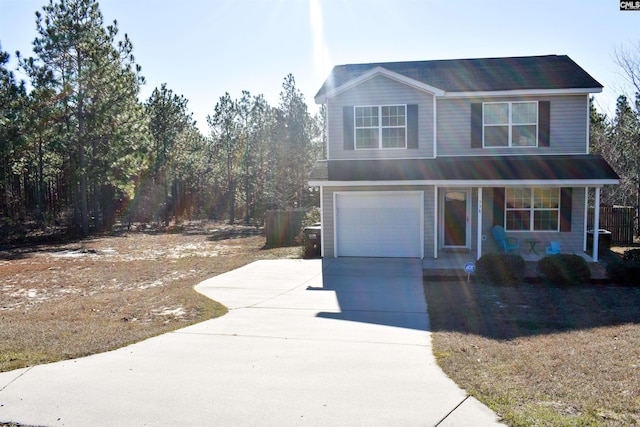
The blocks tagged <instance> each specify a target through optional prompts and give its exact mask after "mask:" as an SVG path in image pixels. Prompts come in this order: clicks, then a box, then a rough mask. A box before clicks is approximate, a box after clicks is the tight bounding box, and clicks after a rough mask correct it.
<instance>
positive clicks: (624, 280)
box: [607, 249, 640, 286]
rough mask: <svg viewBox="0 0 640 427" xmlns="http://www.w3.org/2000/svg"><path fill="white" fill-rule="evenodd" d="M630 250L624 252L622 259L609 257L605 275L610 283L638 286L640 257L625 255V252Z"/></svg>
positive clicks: (639, 281) (639, 280)
mask: <svg viewBox="0 0 640 427" xmlns="http://www.w3.org/2000/svg"><path fill="white" fill-rule="evenodd" d="M632 251H636V249H633V250H632ZM632 251H626V252H625V257H624V261H620V259H611V260H610V261H609V262H608V263H607V277H609V280H610V281H611V282H612V283H614V284H616V285H621V286H640V259H636V258H634V257H633V256H630V257H627V256H626V255H627V252H632Z"/></svg>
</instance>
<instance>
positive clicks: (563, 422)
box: [425, 282, 640, 426]
mask: <svg viewBox="0 0 640 427" xmlns="http://www.w3.org/2000/svg"><path fill="white" fill-rule="evenodd" d="M425 294H426V296H427V302H428V306H429V316H430V320H431V327H432V330H433V332H434V333H433V348H434V354H435V355H436V358H437V360H438V363H439V364H440V366H441V367H442V368H443V370H444V371H445V372H446V373H447V374H448V375H449V376H450V377H451V378H452V379H453V380H454V381H456V383H457V384H458V385H460V386H461V387H462V388H464V389H466V390H467V392H468V393H469V394H471V395H473V396H475V397H476V398H478V399H479V400H481V401H482V402H484V403H486V404H487V405H488V406H490V407H491V408H492V409H493V410H495V411H496V412H497V413H498V414H500V415H501V416H502V417H503V420H504V421H505V422H506V423H508V424H509V425H513V426H590V425H594V426H596V425H597V426H599V425H604V426H622V425H625V426H626V425H635V424H638V423H640V288H621V287H615V286H603V285H600V286H597V285H593V286H584V287H580V288H553V287H548V286H545V285H541V284H521V285H518V286H513V287H500V286H491V285H484V284H477V283H471V284H467V283H458V282H446V283H425Z"/></svg>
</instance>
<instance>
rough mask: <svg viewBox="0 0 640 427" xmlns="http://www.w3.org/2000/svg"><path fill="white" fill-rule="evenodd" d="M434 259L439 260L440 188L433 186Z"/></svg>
mask: <svg viewBox="0 0 640 427" xmlns="http://www.w3.org/2000/svg"><path fill="white" fill-rule="evenodd" d="M433 257H434V258H435V259H438V186H437V185H434V186H433Z"/></svg>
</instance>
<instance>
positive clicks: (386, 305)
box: [0, 259, 498, 426]
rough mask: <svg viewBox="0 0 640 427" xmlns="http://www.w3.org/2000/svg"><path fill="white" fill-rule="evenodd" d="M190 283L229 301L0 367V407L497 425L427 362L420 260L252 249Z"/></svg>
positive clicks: (6, 412) (19, 414) (109, 419)
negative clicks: (256, 256) (149, 332)
mask: <svg viewBox="0 0 640 427" xmlns="http://www.w3.org/2000/svg"><path fill="white" fill-rule="evenodd" d="M196 289H197V290H198V291H200V292H202V293H203V294H205V295H207V296H208V297H210V298H212V299H214V300H217V301H220V302H222V303H223V304H225V305H226V306H227V307H229V309H230V312H229V313H228V314H227V315H225V316H223V317H221V318H218V319H213V320H210V321H206V322H203V323H200V324H197V325H194V326H191V327H187V328H184V329H181V330H179V331H176V332H173V333H168V334H165V335H162V336H159V337H156V338H152V339H148V340H146V341H143V342H140V343H137V344H134V345H131V346H128V347H125V348H122V349H119V350H115V351H111V352H108V353H102V354H98V355H94V356H90V357H86V358H82V359H76V360H69V361H64V362H59V363H52V364H48V365H40V366H35V367H32V368H27V369H21V370H16V371H11V372H7V373H2V374H0V421H14V422H18V423H21V424H30V425H46V426H57V425H64V426H85V425H92V426H100V425H105V426H106V425H120V426H127V425H131V426H140V425H154V426H158V425H279V426H282V425H349V426H356V425H363V426H364V425H366V426H372V425H421V426H425V425H442V426H457V425H459V426H467V425H498V423H497V421H496V415H495V414H494V413H492V412H491V411H490V410H489V409H488V408H486V407H485V406H484V405H482V404H480V403H479V402H478V401H476V400H475V399H473V398H467V396H466V394H465V393H464V391H462V390H461V389H460V388H458V387H457V386H456V385H455V384H454V383H453V382H452V381H451V380H450V379H448V378H447V377H446V376H445V375H444V373H443V372H442V371H441V370H440V369H439V367H438V366H437V365H436V363H435V359H434V357H433V355H432V352H431V341H430V335H429V332H428V330H429V324H428V316H427V314H426V312H427V307H426V303H425V298H424V293H423V289H422V265H421V262H420V261H419V260H392V259H336V260H275V261H258V262H255V263H253V264H250V265H248V266H245V267H243V268H240V269H238V270H234V271H231V272H229V273H226V274H223V275H220V276H217V277H214V278H212V279H209V280H206V281H204V282H202V283H201V284H199V285H198V286H197V287H196Z"/></svg>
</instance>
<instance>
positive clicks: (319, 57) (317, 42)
mask: <svg viewBox="0 0 640 427" xmlns="http://www.w3.org/2000/svg"><path fill="white" fill-rule="evenodd" d="M309 19H310V21H311V34H312V37H313V60H314V68H315V70H316V73H317V74H319V77H321V78H325V77H326V76H327V74H329V71H331V58H330V57H329V49H328V48H327V45H326V43H325V41H324V23H323V20H322V5H321V1H320V0H309Z"/></svg>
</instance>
